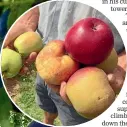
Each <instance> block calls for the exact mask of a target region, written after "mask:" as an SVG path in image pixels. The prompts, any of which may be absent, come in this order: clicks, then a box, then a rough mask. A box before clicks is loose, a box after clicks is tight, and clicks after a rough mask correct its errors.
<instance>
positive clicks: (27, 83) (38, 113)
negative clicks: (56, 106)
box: [5, 66, 61, 126]
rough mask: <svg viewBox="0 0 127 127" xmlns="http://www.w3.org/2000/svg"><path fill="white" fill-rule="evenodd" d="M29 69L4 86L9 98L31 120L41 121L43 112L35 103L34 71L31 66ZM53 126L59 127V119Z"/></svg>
mask: <svg viewBox="0 0 127 127" xmlns="http://www.w3.org/2000/svg"><path fill="white" fill-rule="evenodd" d="M31 68H32V69H31V71H30V72H29V73H28V74H27V75H25V76H20V75H18V76H17V77H16V78H15V79H13V80H12V79H9V83H7V81H5V85H6V88H7V90H8V92H9V94H10V96H11V97H12V99H13V100H14V102H15V103H16V104H17V105H18V107H19V108H20V109H22V111H24V112H25V113H27V114H28V115H29V116H31V117H32V118H34V119H36V120H39V121H42V120H43V117H44V112H43V110H41V109H40V108H39V107H38V105H37V104H36V102H35V94H36V93H35V78H36V69H35V68H34V67H33V66H32V67H31ZM55 125H57V126H59V125H61V123H60V120H59V118H57V119H56V120H55Z"/></svg>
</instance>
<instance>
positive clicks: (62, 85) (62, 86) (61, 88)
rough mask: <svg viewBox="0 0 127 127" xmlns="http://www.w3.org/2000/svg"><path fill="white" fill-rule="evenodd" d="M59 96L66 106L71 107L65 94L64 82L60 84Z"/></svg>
mask: <svg viewBox="0 0 127 127" xmlns="http://www.w3.org/2000/svg"><path fill="white" fill-rule="evenodd" d="M60 96H61V98H62V99H63V100H64V101H65V102H66V103H67V104H68V105H72V103H71V102H70V100H69V98H68V96H67V94H66V82H62V83H61V87H60Z"/></svg>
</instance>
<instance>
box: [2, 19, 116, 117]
mask: <svg viewBox="0 0 127 127" xmlns="http://www.w3.org/2000/svg"><path fill="white" fill-rule="evenodd" d="M14 46H15V48H16V51H17V52H16V51H13V50H11V49H7V48H6V49H3V51H2V72H3V74H4V75H5V77H7V78H11V77H14V76H16V75H17V74H18V73H19V71H20V69H21V67H22V59H21V56H22V55H23V56H24V57H26V56H28V55H29V54H30V53H31V52H33V51H36V52H39V53H38V56H37V58H36V62H35V65H36V69H37V72H38V73H39V75H40V76H41V77H42V79H43V80H45V82H46V83H47V84H50V85H61V83H62V82H63V81H65V82H66V83H67V84H66V93H67V96H68V98H69V100H70V102H71V103H72V105H73V107H74V108H75V110H76V111H77V112H78V113H79V114H80V115H81V116H83V117H85V118H88V119H93V118H95V117H97V116H98V115H100V114H101V113H103V112H104V111H105V110H106V109H107V108H108V107H109V106H110V105H111V104H112V103H113V101H114V100H115V96H116V95H115V91H114V90H113V89H112V87H111V85H110V83H109V81H108V78H107V74H110V73H112V72H113V71H114V69H115V68H116V67H117V62H118V56H117V53H116V51H115V49H114V48H113V46H114V37H113V33H112V30H111V29H110V27H109V26H108V25H107V24H106V23H105V22H103V21H102V20H100V19H97V18H85V19H82V20H80V21H79V22H77V23H76V24H74V25H73V26H72V27H71V28H70V29H69V30H68V31H67V34H66V37H65V40H64V41H62V40H52V41H50V42H48V43H47V44H46V45H45V46H44V47H42V40H41V37H40V36H39V35H38V34H37V33H35V32H27V33H24V34H23V35H20V36H19V37H18V38H17V39H16V40H15V42H14Z"/></svg>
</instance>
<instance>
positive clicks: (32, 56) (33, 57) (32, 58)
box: [20, 52, 37, 75]
mask: <svg viewBox="0 0 127 127" xmlns="http://www.w3.org/2000/svg"><path fill="white" fill-rule="evenodd" d="M36 57H37V53H36V52H32V53H31V54H30V55H29V56H28V58H27V59H25V60H24V61H23V62H24V66H23V67H22V69H21V71H20V75H24V74H27V72H29V68H28V66H29V65H30V64H31V63H33V62H35V60H36Z"/></svg>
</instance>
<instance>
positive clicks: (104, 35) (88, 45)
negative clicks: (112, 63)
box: [65, 18, 114, 65]
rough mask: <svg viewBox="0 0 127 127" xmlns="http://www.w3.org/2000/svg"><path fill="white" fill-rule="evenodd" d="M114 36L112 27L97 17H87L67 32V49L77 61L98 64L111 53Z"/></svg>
mask: <svg viewBox="0 0 127 127" xmlns="http://www.w3.org/2000/svg"><path fill="white" fill-rule="evenodd" d="M113 45H114V37H113V33H112V30H111V29H110V27H109V26H108V25H107V24H106V23H105V22H104V21H102V20H100V19H97V18H85V19H82V20H80V21H79V22H77V23H75V24H74V25H73V26H72V27H71V28H70V29H69V31H68V32H67V34H66V38H65V49H66V51H67V52H68V53H69V54H70V55H71V56H72V58H74V59H75V60H76V61H78V62H80V63H83V64H85V65H96V64H99V63H101V62H102V61H103V60H105V59H106V58H107V57H108V55H109V54H110V53H111V50H112V48H113Z"/></svg>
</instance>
